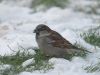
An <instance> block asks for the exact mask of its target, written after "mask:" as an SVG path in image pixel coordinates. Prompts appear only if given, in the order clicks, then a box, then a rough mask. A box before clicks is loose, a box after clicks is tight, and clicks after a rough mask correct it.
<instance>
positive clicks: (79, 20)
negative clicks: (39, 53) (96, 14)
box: [0, 0, 100, 75]
mask: <svg viewBox="0 0 100 75" xmlns="http://www.w3.org/2000/svg"><path fill="white" fill-rule="evenodd" d="M81 1H82V0H80V2H81ZM82 3H83V5H84V4H85V3H86V1H83V2H82ZM90 3H91V1H90ZM87 4H89V2H88V1H87ZM72 7H73V6H72ZM72 7H71V6H70V7H69V8H66V9H60V8H57V7H54V8H51V9H49V10H47V11H45V12H42V11H39V12H37V13H32V9H30V8H28V7H23V6H22V5H20V4H19V5H18V4H16V5H13V3H9V4H7V2H6V0H5V2H3V3H0V42H1V43H0V55H2V56H3V55H5V54H6V55H10V54H12V53H13V51H12V50H15V51H17V50H18V47H19V46H22V47H24V48H26V49H27V48H30V47H37V43H36V41H35V34H34V33H33V30H34V28H35V27H36V26H37V25H38V24H41V23H44V24H47V25H48V26H49V27H51V28H52V29H54V30H56V31H57V32H59V33H60V34H62V36H64V37H65V38H66V39H68V40H69V41H70V42H71V43H72V44H74V43H76V41H77V43H78V44H80V45H81V46H83V47H85V48H87V49H88V50H89V51H93V52H96V51H97V50H99V48H98V47H97V49H95V48H94V46H92V45H90V44H88V43H86V42H85V41H84V40H83V39H82V38H81V37H80V33H82V32H84V31H87V30H88V29H89V28H91V27H96V26H98V24H97V23H95V22H94V21H93V20H92V19H91V18H90V17H88V16H87V15H85V14H84V13H82V12H75V11H74V10H73V9H72ZM11 49H12V50H11ZM98 56H100V52H99V53H94V54H93V55H89V56H88V57H87V59H82V58H79V57H75V58H73V60H72V61H68V60H65V59H60V58H59V59H57V58H52V59H50V60H49V61H50V62H53V63H54V64H55V65H54V69H52V70H50V71H48V72H47V73H40V72H39V71H34V72H22V73H20V74H19V75H100V73H98V72H95V73H86V71H84V70H83V69H82V67H84V66H86V65H90V64H91V63H97V61H99V60H97V58H96V57H98ZM91 57H92V58H91Z"/></svg>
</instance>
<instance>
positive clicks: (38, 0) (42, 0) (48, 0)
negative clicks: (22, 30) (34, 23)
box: [31, 0, 68, 8]
mask: <svg viewBox="0 0 100 75" xmlns="http://www.w3.org/2000/svg"><path fill="white" fill-rule="evenodd" d="M67 4H68V0H59V1H58V0H33V2H32V5H31V7H32V8H34V7H37V6H39V5H44V6H45V7H46V8H50V7H53V6H56V7H60V8H64V7H65V6H67Z"/></svg>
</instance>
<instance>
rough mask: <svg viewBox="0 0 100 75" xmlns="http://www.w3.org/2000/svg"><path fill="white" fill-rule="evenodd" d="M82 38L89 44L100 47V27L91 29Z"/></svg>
mask: <svg viewBox="0 0 100 75" xmlns="http://www.w3.org/2000/svg"><path fill="white" fill-rule="evenodd" d="M82 37H83V38H84V40H85V41H87V42H88V43H90V44H92V45H94V46H99V47H100V27H97V28H92V29H90V30H89V31H88V32H87V33H83V35H82Z"/></svg>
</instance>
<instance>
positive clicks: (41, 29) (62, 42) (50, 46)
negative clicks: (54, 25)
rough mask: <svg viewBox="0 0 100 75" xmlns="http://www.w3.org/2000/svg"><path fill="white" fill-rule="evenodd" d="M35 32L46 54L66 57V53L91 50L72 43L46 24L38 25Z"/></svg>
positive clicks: (40, 47)
mask: <svg viewBox="0 0 100 75" xmlns="http://www.w3.org/2000/svg"><path fill="white" fill-rule="evenodd" d="M33 32H34V33H35V34H36V42H37V44H38V46H39V49H40V50H41V51H42V52H43V54H44V55H45V56H49V57H58V58H64V57H65V56H66V55H71V54H76V53H78V54H80V53H81V52H89V51H87V50H83V49H80V48H78V47H76V46H74V45H72V44H71V43H70V42H69V41H68V40H66V39H65V38H64V37H63V36H62V35H60V34H59V33H58V32H56V31H54V30H52V29H51V28H49V27H48V26H47V25H45V24H39V25H37V26H36V28H35V29H34V31H33ZM89 53H90V52H89Z"/></svg>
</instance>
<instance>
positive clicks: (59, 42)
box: [48, 31, 77, 49]
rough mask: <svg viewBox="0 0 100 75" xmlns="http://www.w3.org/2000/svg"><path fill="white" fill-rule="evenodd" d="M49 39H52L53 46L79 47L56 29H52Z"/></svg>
mask: <svg viewBox="0 0 100 75" xmlns="http://www.w3.org/2000/svg"><path fill="white" fill-rule="evenodd" d="M48 38H49V39H51V40H52V41H51V42H50V43H52V45H53V46H55V47H60V48H67V49H72V48H74V49H77V47H75V46H73V45H72V44H71V43H70V42H69V41H67V40H66V39H64V38H63V37H62V36H61V35H60V34H59V33H57V32H56V31H52V32H51V34H50V35H49V36H48Z"/></svg>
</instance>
